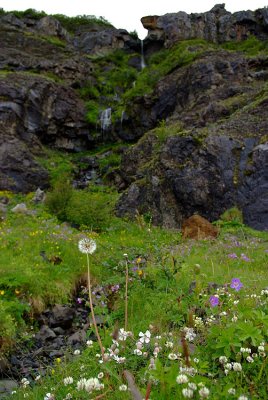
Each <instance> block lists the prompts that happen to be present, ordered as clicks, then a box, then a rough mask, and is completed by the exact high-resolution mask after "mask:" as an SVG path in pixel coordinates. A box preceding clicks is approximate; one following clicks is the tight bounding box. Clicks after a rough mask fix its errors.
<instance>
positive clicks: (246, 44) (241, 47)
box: [221, 35, 268, 57]
mask: <svg viewBox="0 0 268 400" xmlns="http://www.w3.org/2000/svg"><path fill="white" fill-rule="evenodd" d="M221 47H222V48H223V49H225V50H229V51H236V52H237V51H241V52H243V53H245V54H246V55H247V56H251V57H252V56H256V55H260V54H268V40H259V39H257V38H256V36H253V35H252V36H250V37H249V38H248V39H246V40H243V41H239V42H238V41H230V42H226V43H223V44H222V45H221Z"/></svg>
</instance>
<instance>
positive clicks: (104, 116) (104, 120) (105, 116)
mask: <svg viewBox="0 0 268 400" xmlns="http://www.w3.org/2000/svg"><path fill="white" fill-rule="evenodd" d="M100 124H101V131H102V132H104V131H107V130H108V129H109V128H110V126H111V125H112V109H111V108H106V109H105V110H103V111H102V112H101V115H100Z"/></svg>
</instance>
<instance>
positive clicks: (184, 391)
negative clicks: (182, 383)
mask: <svg viewBox="0 0 268 400" xmlns="http://www.w3.org/2000/svg"><path fill="white" fill-rule="evenodd" d="M182 395H183V397H186V398H187V399H191V398H192V397H193V395H194V392H193V390H192V389H188V388H185V389H182Z"/></svg>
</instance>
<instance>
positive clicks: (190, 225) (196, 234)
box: [181, 215, 219, 240]
mask: <svg viewBox="0 0 268 400" xmlns="http://www.w3.org/2000/svg"><path fill="white" fill-rule="evenodd" d="M181 231H182V237H183V239H196V240H202V239H209V238H216V237H217V236H218V234H219V230H218V229H217V228H216V227H215V226H213V225H212V224H211V223H210V222H209V221H208V220H207V219H206V218H203V217H201V216H200V215H192V216H191V217H190V218H187V219H186V220H185V221H184V222H183V224H182V227H181Z"/></svg>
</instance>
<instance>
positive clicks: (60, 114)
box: [0, 73, 90, 192]
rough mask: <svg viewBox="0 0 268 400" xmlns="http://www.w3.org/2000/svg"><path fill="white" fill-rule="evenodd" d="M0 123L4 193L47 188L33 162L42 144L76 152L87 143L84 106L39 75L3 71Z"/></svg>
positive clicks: (44, 176) (71, 93)
mask: <svg viewBox="0 0 268 400" xmlns="http://www.w3.org/2000/svg"><path fill="white" fill-rule="evenodd" d="M0 120H1V122H0V132H1V135H0V155H1V157H0V171H1V172H0V187H1V189H4V190H14V191H22V192H27V191H30V190H34V189H36V188H37V187H38V186H41V187H42V188H44V187H46V186H47V184H48V174H47V172H46V171H45V170H44V169H43V168H42V167H41V166H40V165H38V163H37V162H36V161H35V159H34V155H37V154H38V153H39V154H40V152H41V151H42V150H41V149H42V147H41V145H42V144H50V145H52V144H53V146H54V147H56V148H58V149H63V150H72V151H76V150H80V149H84V148H87V146H88V143H89V138H90V137H89V131H88V128H87V125H86V123H85V108H84V105H83V103H82V102H81V101H80V99H79V98H78V96H77V95H76V93H75V92H74V90H73V89H71V88H68V87H64V86H61V85H57V84H55V83H53V82H51V81H49V80H47V79H45V78H42V77H38V76H32V75H27V74H20V73H7V74H6V75H3V76H2V77H1V78H0ZM38 182H39V183H40V185H39V183H38Z"/></svg>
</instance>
